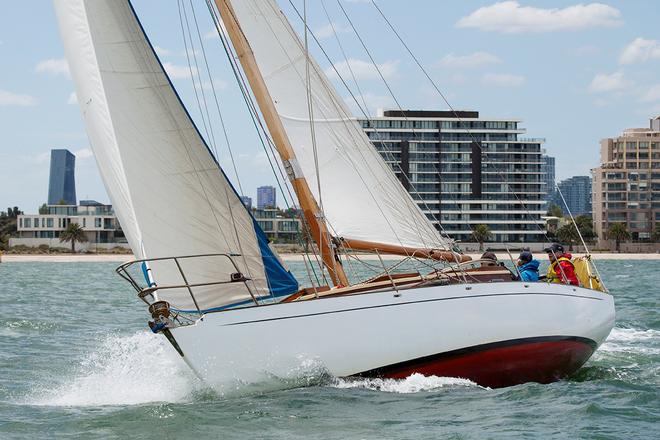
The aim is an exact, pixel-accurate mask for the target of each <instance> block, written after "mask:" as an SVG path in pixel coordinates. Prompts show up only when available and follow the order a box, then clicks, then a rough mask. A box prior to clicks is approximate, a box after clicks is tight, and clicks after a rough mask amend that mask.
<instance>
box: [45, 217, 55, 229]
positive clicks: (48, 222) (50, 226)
mask: <svg viewBox="0 0 660 440" xmlns="http://www.w3.org/2000/svg"><path fill="white" fill-rule="evenodd" d="M46 227H47V228H52V227H53V219H52V218H47V219H46Z"/></svg>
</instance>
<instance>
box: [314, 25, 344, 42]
mask: <svg viewBox="0 0 660 440" xmlns="http://www.w3.org/2000/svg"><path fill="white" fill-rule="evenodd" d="M350 30H351V28H349V27H346V26H342V25H340V24H338V23H335V22H332V23H328V24H326V25H325V26H321V27H320V28H318V29H316V30H315V31H314V35H315V36H316V38H318V39H320V40H323V39H324V38H330V37H332V36H334V35H335V33H337V34H345V33H347V32H350Z"/></svg>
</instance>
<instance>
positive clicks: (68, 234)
mask: <svg viewBox="0 0 660 440" xmlns="http://www.w3.org/2000/svg"><path fill="white" fill-rule="evenodd" d="M86 241H87V236H85V230H84V229H83V228H82V226H80V225H79V224H78V223H69V226H67V227H66V229H65V230H64V231H62V232H61V233H60V243H64V242H71V252H74V253H75V252H76V242H78V243H84V242H86Z"/></svg>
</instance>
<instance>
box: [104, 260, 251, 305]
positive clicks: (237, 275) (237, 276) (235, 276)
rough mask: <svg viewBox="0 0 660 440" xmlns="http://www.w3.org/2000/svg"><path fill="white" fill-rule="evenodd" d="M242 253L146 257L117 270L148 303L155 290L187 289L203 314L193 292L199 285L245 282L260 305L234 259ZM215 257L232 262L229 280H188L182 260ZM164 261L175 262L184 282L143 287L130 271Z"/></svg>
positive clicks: (248, 279) (123, 265)
mask: <svg viewBox="0 0 660 440" xmlns="http://www.w3.org/2000/svg"><path fill="white" fill-rule="evenodd" d="M240 256H241V255H240V254H233V253H232V254H200V255H184V256H179V257H160V258H145V259H141V260H133V261H129V262H128V263H124V264H122V265H121V266H119V267H118V268H117V269H115V271H116V272H117V274H119V276H121V277H122V278H123V279H124V280H126V281H128V283H129V284H130V285H131V286H133V288H134V289H135V290H136V291H137V292H138V297H139V298H140V299H141V300H142V301H144V302H145V303H147V304H151V303H150V302H149V301H147V300H146V299H145V297H147V296H151V297H152V298H154V299H155V297H154V292H156V291H158V290H171V289H187V290H188V293H189V294H190V298H191V299H192V301H193V304H195V308H196V309H197V312H198V313H199V314H200V315H202V314H203V313H202V310H201V309H200V307H199V304H198V302H197V298H195V294H194V293H193V289H194V288H197V287H208V286H219V285H223V284H233V283H243V284H244V285H245V288H246V290H247V291H248V293H249V294H250V296H251V297H252V300H253V301H254V303H255V304H256V305H259V302H258V301H257V298H256V296H255V294H254V292H252V290H251V289H250V286H249V285H248V281H250V280H251V278H246V277H245V276H244V275H243V273H242V272H241V271H240V269H239V268H238V265H237V264H236V262H235V261H234V259H233V258H234V257H240ZM214 257H222V258H227V259H228V260H229V261H230V262H231V265H232V267H233V268H234V270H235V272H233V273H231V274H228V275H229V280H221V281H209V282H203V283H190V282H189V281H188V277H186V274H185V271H184V270H183V267H182V266H181V261H182V260H190V259H203V258H214ZM164 261H171V262H173V263H174V267H176V269H177V271H178V273H179V275H180V276H181V280H182V284H175V285H166V286H159V285H157V284H156V283H155V282H154V283H153V285H148V286H146V287H142V286H141V285H140V283H139V282H137V281H136V280H135V278H134V277H133V275H131V273H130V269H131V268H134V267H135V265H136V264H137V265H140V266H142V265H143V264H146V265H147V266H148V265H149V264H150V263H153V262H164ZM150 270H151V269H150V268H148V267H147V269H146V271H147V273H148V271H150ZM139 271H140V273H144V270H143V267H139ZM146 281H147V284H148V283H149V280H148V279H147V280H146Z"/></svg>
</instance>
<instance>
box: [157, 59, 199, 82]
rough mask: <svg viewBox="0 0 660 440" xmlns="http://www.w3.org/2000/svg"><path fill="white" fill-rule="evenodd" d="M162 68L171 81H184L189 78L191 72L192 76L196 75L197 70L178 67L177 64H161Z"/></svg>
mask: <svg viewBox="0 0 660 440" xmlns="http://www.w3.org/2000/svg"><path fill="white" fill-rule="evenodd" d="M163 67H164V68H165V71H166V72H167V74H168V75H169V77H170V78H172V79H186V78H190V72H191V70H192V74H193V75H197V69H196V68H194V67H192V68H190V67H188V66H179V65H177V64H172V63H170V62H167V63H163Z"/></svg>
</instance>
